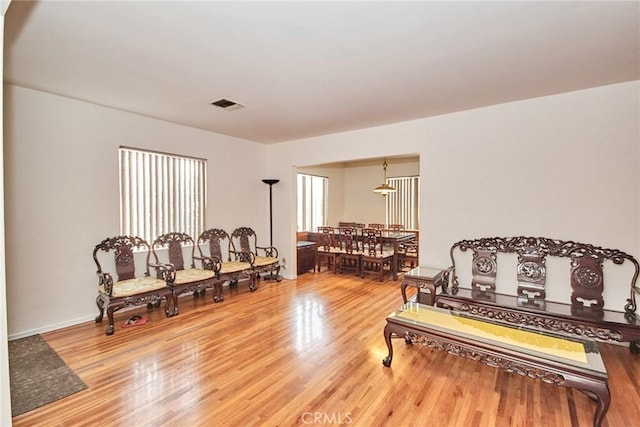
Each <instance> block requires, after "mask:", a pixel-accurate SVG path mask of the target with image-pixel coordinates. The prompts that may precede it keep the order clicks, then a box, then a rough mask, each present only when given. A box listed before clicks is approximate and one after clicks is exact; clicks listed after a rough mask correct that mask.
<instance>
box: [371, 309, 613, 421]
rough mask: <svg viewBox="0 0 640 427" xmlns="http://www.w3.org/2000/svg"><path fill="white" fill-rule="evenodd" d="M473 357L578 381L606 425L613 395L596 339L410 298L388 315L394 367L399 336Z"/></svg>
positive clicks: (571, 383)
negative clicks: (499, 320)
mask: <svg viewBox="0 0 640 427" xmlns="http://www.w3.org/2000/svg"><path fill="white" fill-rule="evenodd" d="M394 336H395V337H402V338H404V339H405V342H406V343H407V344H413V343H419V344H423V345H425V346H427V347H430V348H435V349H438V350H443V351H446V352H447V353H451V354H454V355H456V356H463V357H468V358H471V359H473V360H477V361H479V362H481V363H483V364H485V365H488V366H493V367H496V368H501V369H504V370H506V371H508V372H514V373H517V374H519V375H523V376H528V377H530V378H537V379H541V380H542V381H544V382H547V383H551V384H555V385H559V386H563V387H573V388H576V389H578V390H580V391H582V392H584V393H585V394H586V395H587V396H589V397H590V398H591V399H593V400H596V401H597V402H598V406H597V409H596V412H595V415H594V417H593V425H594V426H600V425H601V423H602V420H603V418H604V416H605V414H606V412H607V410H608V409H609V404H610V402H611V395H610V393H609V385H608V383H607V371H606V369H605V366H604V363H603V362H602V358H601V357H600V352H599V351H598V346H597V344H596V342H595V341H593V340H589V339H583V338H573V337H567V336H562V335H555V334H550V333H547V332H542V331H534V330H531V329H523V328H518V327H514V326H513V325H509V324H506V323H497V322H492V321H489V320H487V319H479V318H474V317H471V316H469V315H467V314H464V313H458V312H455V311H450V310H444V309H441V308H438V307H432V306H428V305H422V304H418V303H414V302H409V303H407V304H405V305H403V306H402V308H401V309H400V310H397V311H395V312H394V313H391V314H390V315H389V317H387V325H386V326H385V328H384V338H385V341H386V343H387V348H388V349H389V355H388V356H387V357H386V358H385V359H384V360H383V361H382V363H383V364H384V366H387V367H390V366H391V361H392V359H393V345H392V341H391V340H392V338H393V337H394Z"/></svg>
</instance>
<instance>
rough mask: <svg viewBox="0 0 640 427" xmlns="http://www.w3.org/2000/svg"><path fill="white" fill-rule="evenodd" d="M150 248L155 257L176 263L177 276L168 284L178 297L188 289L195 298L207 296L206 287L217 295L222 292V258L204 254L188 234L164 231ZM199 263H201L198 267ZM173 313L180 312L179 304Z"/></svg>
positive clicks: (174, 264)
mask: <svg viewBox="0 0 640 427" xmlns="http://www.w3.org/2000/svg"><path fill="white" fill-rule="evenodd" d="M151 249H152V251H153V253H154V255H155V257H156V259H158V260H162V261H165V259H166V260H167V263H169V264H171V265H172V266H173V268H174V270H175V279H174V281H173V283H171V284H170V285H169V286H170V287H171V289H172V290H173V294H174V295H175V297H176V298H178V297H179V296H180V295H181V294H183V293H185V292H193V296H194V297H196V298H197V297H199V296H204V294H205V292H206V290H207V289H215V291H214V298H215V296H216V295H218V294H220V293H221V292H222V291H221V290H220V288H221V287H222V282H221V281H220V280H219V279H218V272H219V270H220V261H219V260H217V259H215V258H211V257H204V256H203V254H202V250H201V249H200V247H199V246H198V245H196V244H195V242H194V241H193V238H191V236H189V235H188V234H185V233H174V232H172V233H166V234H163V235H161V236H159V237H158V238H156V240H154V241H153V243H152V245H151ZM185 258H186V260H187V262H186V263H185ZM196 263H197V264H199V267H196ZM174 313H175V314H177V313H178V307H175V309H174Z"/></svg>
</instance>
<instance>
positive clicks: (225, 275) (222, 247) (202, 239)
mask: <svg viewBox="0 0 640 427" xmlns="http://www.w3.org/2000/svg"><path fill="white" fill-rule="evenodd" d="M198 247H199V248H200V250H201V251H202V255H203V256H204V257H208V258H212V259H214V260H217V261H219V262H220V267H219V269H218V280H219V283H220V287H218V288H216V294H215V295H214V296H213V300H214V301H215V302H220V301H223V300H224V295H223V293H222V283H224V282H227V281H228V282H229V284H237V283H238V281H240V280H245V279H249V290H251V291H252V292H253V291H255V290H256V289H257V286H256V278H255V274H254V272H253V263H254V257H253V254H251V253H240V252H238V251H234V252H233V253H232V252H230V251H229V248H232V247H233V246H232V243H231V238H230V237H229V234H228V233H227V232H226V231H224V230H222V229H221V228H211V229H209V230H206V231H203V232H202V233H201V234H200V236H198Z"/></svg>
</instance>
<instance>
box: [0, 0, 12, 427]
mask: <svg viewBox="0 0 640 427" xmlns="http://www.w3.org/2000/svg"><path fill="white" fill-rule="evenodd" d="M10 2H11V0H7V1H5V0H2V1H1V2H0V11H1V13H0V69H2V67H1V66H2V64H3V63H4V43H2V42H3V41H4V15H5V13H6V12H7V8H8V7H9V3H10ZM2 95H3V88H2V87H0V97H2ZM2 110H3V108H2V106H0V111H2ZM2 122H3V120H2V117H1V116H0V128H2ZM0 176H1V177H4V137H3V135H0ZM2 182H3V183H4V179H3V181H2ZM4 229H5V221H4V185H3V186H2V188H0V378H2V380H0V426H10V425H11V391H10V390H9V348H8V344H7V339H8V336H7V330H8V327H7V292H6V290H7V286H6V283H7V282H6V274H5V271H6V269H5V238H4V235H5V233H4Z"/></svg>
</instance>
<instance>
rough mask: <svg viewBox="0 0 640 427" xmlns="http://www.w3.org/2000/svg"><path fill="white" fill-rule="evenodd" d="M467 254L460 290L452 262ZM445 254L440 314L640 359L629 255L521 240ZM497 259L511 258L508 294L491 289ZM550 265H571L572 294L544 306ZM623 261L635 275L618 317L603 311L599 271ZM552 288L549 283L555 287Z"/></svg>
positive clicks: (464, 245)
mask: <svg viewBox="0 0 640 427" xmlns="http://www.w3.org/2000/svg"><path fill="white" fill-rule="evenodd" d="M466 251H471V253H472V259H471V269H470V270H471V271H470V276H471V277H470V278H469V279H468V280H466V281H465V283H462V284H461V283H460V281H461V280H460V278H459V273H460V272H459V270H460V268H461V267H460V266H456V258H459V256H460V254H461V253H464V252H466ZM450 254H451V260H452V265H451V267H449V268H448V269H447V270H446V271H445V274H444V275H443V279H442V280H441V281H440V282H439V283H437V284H436V285H437V286H440V287H441V290H440V292H439V294H438V296H437V299H436V303H437V305H438V306H441V307H446V308H451V309H455V310H458V311H464V312H468V313H470V314H474V315H478V316H485V317H491V318H493V319H497V320H502V321H506V322H509V323H515V324H519V325H523V326H526V327H532V328H537V329H546V330H550V331H553V332H561V333H566V334H572V335H578V336H586V337H590V338H594V339H598V340H601V341H618V342H629V343H630V345H629V348H630V350H631V351H632V352H633V353H640V318H639V316H638V314H637V313H636V295H637V294H638V293H639V288H638V285H637V279H638V274H639V270H640V269H639V266H638V261H636V259H635V258H634V257H632V256H631V255H629V254H627V253H625V252H622V251H619V250H616V249H604V248H601V247H598V246H593V245H590V244H584V243H577V242H572V241H562V240H554V239H549V238H544V237H523V236H520V237H492V238H482V239H476V240H462V241H460V242H457V243H455V244H454V245H453V246H452V247H451V251H450ZM503 254H515V255H516V256H517V260H516V262H517V266H516V272H515V274H514V275H513V276H515V283H509V284H508V287H509V289H508V291H507V292H501V291H499V290H497V289H496V288H497V286H496V283H497V281H496V277H497V275H499V273H498V264H500V262H499V260H498V258H499V257H501V256H503ZM548 257H558V258H559V259H565V260H566V259H568V261H569V267H568V268H569V271H567V273H568V275H567V276H564V277H563V282H564V283H566V286H570V290H571V295H570V297H569V298H567V301H560V302H557V301H551V300H548V299H547V293H548V292H551V290H552V289H551V288H547V287H546V285H547V283H546V282H547V259H548ZM625 261H628V264H627V265H629V263H630V264H631V265H632V267H633V273H632V274H631V273H630V274H629V275H630V276H632V278H631V280H630V289H629V298H627V299H626V304H625V305H624V306H623V307H622V310H620V311H616V310H611V309H608V308H605V307H604V306H605V302H604V298H603V291H604V278H605V274H604V270H605V269H608V268H610V266H609V265H608V264H611V265H621V264H623V263H625ZM605 267H606V268H605ZM616 268H618V267H616ZM607 271H609V270H607ZM512 273H513V272H512ZM467 276H469V274H467ZM501 277H503V278H504V277H505V276H501ZM567 279H568V280H567ZM507 282H513V280H507ZM557 283H558V282H557V280H554V281H553V285H554V286H555V285H557ZM501 286H502V284H501ZM567 293H568V292H567ZM625 294H626V292H625Z"/></svg>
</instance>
